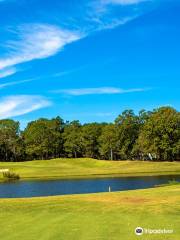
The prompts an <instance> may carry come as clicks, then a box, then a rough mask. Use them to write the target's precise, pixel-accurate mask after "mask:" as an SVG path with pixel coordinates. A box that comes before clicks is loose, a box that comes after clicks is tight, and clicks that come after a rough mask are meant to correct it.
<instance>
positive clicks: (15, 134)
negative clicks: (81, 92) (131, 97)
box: [0, 107, 180, 161]
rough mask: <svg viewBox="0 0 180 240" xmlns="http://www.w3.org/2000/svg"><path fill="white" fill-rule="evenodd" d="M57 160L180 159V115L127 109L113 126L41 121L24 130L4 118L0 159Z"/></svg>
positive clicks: (169, 110) (163, 110)
mask: <svg viewBox="0 0 180 240" xmlns="http://www.w3.org/2000/svg"><path fill="white" fill-rule="evenodd" d="M59 157H73V158H78V157H88V158H96V159H107V160H126V159H129V160H136V159H138V160H152V161H175V160H180V113H179V112H178V111H177V110H175V109H174V108H172V107H161V108H157V109H154V110H153V111H145V110H141V111H140V112H139V113H138V114H135V113H134V111H133V110H125V111H124V112H122V113H121V114H120V115H119V116H118V117H117V118H116V119H115V121H114V122H113V123H96V122H95V123H87V124H81V123H80V122H79V121H71V122H65V121H64V120H63V119H62V118H60V117H56V118H53V119H46V118H40V119H38V120H35V121H31V122H29V123H28V125H27V127H26V128H25V129H24V130H23V131H21V130H20V123H19V122H18V121H14V120H12V119H5V120H0V161H25V160H34V159H51V158H59Z"/></svg>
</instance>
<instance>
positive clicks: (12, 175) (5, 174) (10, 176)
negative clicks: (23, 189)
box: [3, 172, 20, 180]
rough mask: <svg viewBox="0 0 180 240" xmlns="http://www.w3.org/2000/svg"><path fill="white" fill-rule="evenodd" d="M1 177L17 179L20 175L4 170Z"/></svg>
mask: <svg viewBox="0 0 180 240" xmlns="http://www.w3.org/2000/svg"><path fill="white" fill-rule="evenodd" d="M3 177H4V178H5V179H7V180H19V179H20V176H19V174H17V173H12V172H4V173H3Z"/></svg>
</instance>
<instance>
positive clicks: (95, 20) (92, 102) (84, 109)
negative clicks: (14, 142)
mask: <svg viewBox="0 0 180 240" xmlns="http://www.w3.org/2000/svg"><path fill="white" fill-rule="evenodd" d="M179 12H180V1H176V0H174V1H172V0H96V1H94V0H91V1H90V0H68V1H67V0H66V1H65V0H62V1H59V0H53V1H50V0H46V1H44V0H0V118H1V119H3V118H13V119H15V120H19V121H20V122H21V124H22V127H24V126H25V125H26V123H27V122H28V121H31V120H34V119H36V118H39V117H48V118H51V117H55V116H57V115H59V116H61V117H62V118H63V119H65V120H74V119H79V120H80V121H81V122H82V123H84V122H94V121H98V122H102V121H113V120H114V119H115V117H116V116H117V115H118V114H120V113H121V112H122V111H123V110H124V109H134V110H135V112H138V111H139V110H140V109H142V108H145V109H147V110H151V109H153V108H156V107H159V106H162V105H170V106H172V107H174V108H176V109H177V110H179V109H180V98H179V90H180V81H179V80H180V71H179V67H180V66H179V65H180V60H179V56H180V44H179V43H180V14H179Z"/></svg>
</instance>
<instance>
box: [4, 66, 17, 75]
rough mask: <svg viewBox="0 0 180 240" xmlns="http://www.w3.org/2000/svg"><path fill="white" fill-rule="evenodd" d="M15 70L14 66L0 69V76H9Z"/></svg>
mask: <svg viewBox="0 0 180 240" xmlns="http://www.w3.org/2000/svg"><path fill="white" fill-rule="evenodd" d="M16 72H17V70H16V68H14V67H13V68H8V69H4V70H3V71H0V78H5V77H9V76H11V75H13V74H15V73H16Z"/></svg>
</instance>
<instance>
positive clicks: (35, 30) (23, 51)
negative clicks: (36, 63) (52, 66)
mask: <svg viewBox="0 0 180 240" xmlns="http://www.w3.org/2000/svg"><path fill="white" fill-rule="evenodd" d="M81 37H82V36H81V35H80V34H79V33H77V32H73V31H69V30H64V29H61V28H59V27H57V26H54V25H45V24H28V25H23V26H21V27H19V28H18V29H17V31H16V38H17V39H16V40H12V41H8V42H7V43H6V50H7V52H8V54H7V55H6V56H4V57H1V58H0V69H4V68H7V67H11V66H15V65H17V64H20V63H24V62H28V61H32V60H36V59H43V58H47V57H50V56H53V55H55V54H56V53H58V52H59V51H60V50H62V49H63V47H64V46H65V45H66V44H68V43H71V42H73V41H76V40H78V39H79V38H81Z"/></svg>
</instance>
